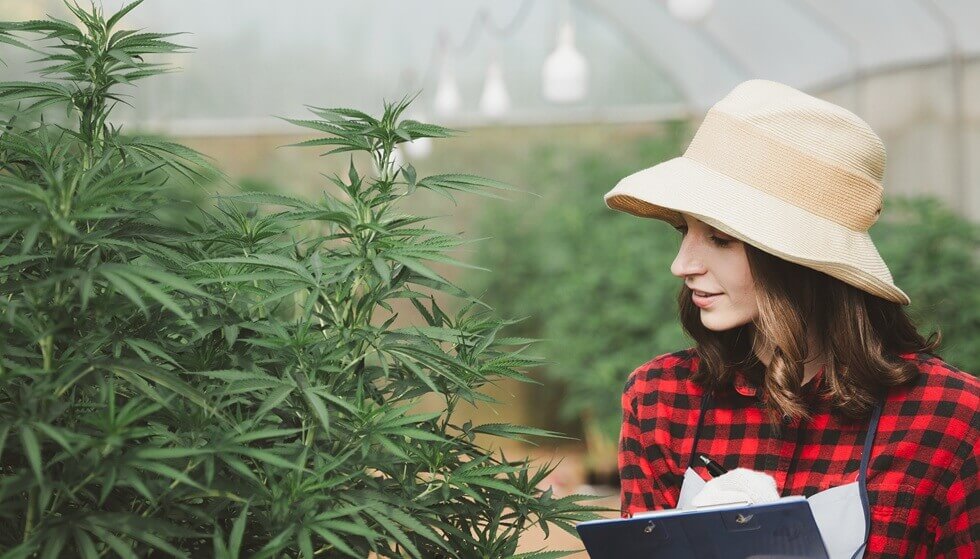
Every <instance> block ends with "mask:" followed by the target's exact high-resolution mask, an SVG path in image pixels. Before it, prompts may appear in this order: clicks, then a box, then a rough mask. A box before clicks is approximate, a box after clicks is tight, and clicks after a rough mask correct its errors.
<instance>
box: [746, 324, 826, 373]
mask: <svg viewBox="0 0 980 559" xmlns="http://www.w3.org/2000/svg"><path fill="white" fill-rule="evenodd" d="M808 338H809V347H814V348H819V349H821V351H811V352H810V355H808V356H807V358H806V360H805V361H804V363H803V382H802V384H806V383H808V382H810V381H811V380H813V377H815V376H817V373H819V372H820V369H821V368H822V367H823V366H824V365H825V364H826V356H825V355H824V354H823V351H822V348H820V344H819V343H817V340H816V338H815V337H814V336H808ZM756 356H757V357H758V359H759V361H760V362H761V363H762V364H763V365H765V366H766V367H769V362H770V361H771V360H772V354H771V353H768V352H766V353H765V354H762V353H757V354H756Z"/></svg>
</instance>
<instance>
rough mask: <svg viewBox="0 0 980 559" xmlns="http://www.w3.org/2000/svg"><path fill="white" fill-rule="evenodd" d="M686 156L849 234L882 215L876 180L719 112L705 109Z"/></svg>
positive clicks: (864, 227) (878, 187)
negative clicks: (846, 229)
mask: <svg viewBox="0 0 980 559" xmlns="http://www.w3.org/2000/svg"><path fill="white" fill-rule="evenodd" d="M684 157H686V158H689V159H693V160H695V161H697V162H699V163H701V164H703V165H706V166H707V167H709V168H711V169H713V170H715V171H717V172H719V173H722V174H724V175H727V176H729V177H731V178H733V179H735V180H737V181H739V182H741V183H743V184H746V185H748V186H750V187H752V188H755V189H757V190H760V191H762V192H765V193H766V194H769V195H771V196H775V197H777V198H779V199H781V200H783V201H785V202H787V203H789V204H792V205H794V206H796V207H799V208H802V209H804V210H806V211H808V212H811V213H813V214H816V215H819V216H821V217H823V218H826V219H828V220H830V221H833V222H834V223H837V224H839V225H842V226H844V227H847V228H848V229H850V230H852V231H867V230H868V228H870V227H871V226H872V225H873V224H874V223H875V221H877V220H878V215H879V214H880V213H881V203H882V187H881V185H880V184H879V183H878V182H877V181H875V180H874V179H872V178H870V177H868V176H867V175H865V174H864V173H862V172H860V171H857V170H855V169H847V168H844V167H841V166H839V165H837V164H834V163H830V162H827V161H823V160H820V159H818V158H815V157H813V156H812V155H806V154H804V152H802V151H800V150H797V149H794V148H793V147H792V146H790V145H787V144H786V143H785V142H783V141H780V140H777V139H776V138H774V137H773V136H772V135H770V134H768V133H767V132H766V131H765V130H762V129H760V128H758V127H756V126H753V125H752V124H749V123H746V122H744V121H741V120H739V119H738V118H735V117H733V116H731V115H728V114H726V113H723V112H721V111H717V110H710V111H708V113H707V115H706V116H705V118H704V121H703V122H702V123H701V126H700V127H699V128H698V131H697V133H696V134H695V136H694V139H693V140H692V141H691V144H690V145H689V146H688V148H687V150H686V151H685V153H684Z"/></svg>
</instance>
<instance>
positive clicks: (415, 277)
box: [0, 2, 602, 558]
mask: <svg viewBox="0 0 980 559" xmlns="http://www.w3.org/2000/svg"><path fill="white" fill-rule="evenodd" d="M137 4H139V2H135V3H133V4H130V5H128V6H127V7H125V8H123V9H122V10H121V11H120V12H118V13H116V14H114V15H112V16H110V17H108V18H105V17H104V16H103V15H102V13H101V11H100V10H98V9H97V8H95V7H93V8H92V9H91V10H88V11H86V10H83V9H81V8H79V7H78V6H76V5H69V8H70V9H71V10H72V12H73V13H74V14H75V16H77V18H78V19H79V21H80V22H81V26H80V27H79V26H76V25H75V24H73V23H70V22H66V21H60V20H53V19H52V20H46V21H32V22H22V23H4V24H2V25H0V30H2V31H3V32H5V33H6V34H5V35H3V36H2V37H0V38H4V39H5V41H6V42H11V43H14V44H20V41H21V40H26V39H23V37H30V36H35V37H38V40H37V41H35V43H36V44H32V45H31V46H30V48H36V49H38V50H39V52H41V53H42V60H43V61H44V62H45V63H47V64H48V66H47V67H46V69H45V70H43V71H42V74H43V75H45V76H46V77H49V78H50V81H45V82H19V83H10V82H6V83H0V104H4V106H11V105H10V103H22V104H23V106H21V108H20V110H19V111H18V112H17V113H15V114H13V115H4V118H5V120H4V122H5V123H6V126H5V127H4V128H3V132H2V134H0V310H2V321H0V549H3V550H5V551H6V553H5V554H4V555H3V557H5V558H8V557H9V558H15V557H30V556H40V557H59V556H66V555H68V556H82V557H100V556H103V555H107V554H110V555H111V554H115V555H119V556H122V557H138V556H162V555H171V556H175V557H191V556H194V557H197V556H201V557H240V556H249V557H273V556H291V557H293V556H302V557H307V558H309V557H313V556H314V555H323V556H327V557H339V556H349V557H365V556H367V555H368V554H369V553H371V552H373V553H375V554H377V555H378V556H380V557H435V556H447V557H460V558H497V557H510V556H515V554H516V549H517V542H518V538H519V536H520V535H521V534H522V533H523V532H524V531H525V530H527V529H528V528H529V527H531V526H533V525H535V524H538V525H540V526H542V527H543V528H544V529H545V531H547V529H548V526H549V525H554V526H558V527H559V528H561V529H563V530H566V531H568V532H570V533H574V527H573V522H575V521H579V520H583V519H588V518H594V517H595V516H596V515H595V512H594V511H596V510H602V509H598V508H597V507H591V506H586V505H582V504H581V503H580V501H582V500H585V499H589V497H583V496H577V495H572V496H566V497H562V498H556V497H554V496H553V495H552V493H551V489H550V488H549V489H546V490H542V489H540V488H539V487H538V486H539V484H540V483H541V482H542V480H543V479H544V478H545V477H546V476H547V475H548V474H549V473H550V472H551V471H552V470H553V466H552V465H551V464H548V465H545V466H544V467H540V468H532V467H531V464H530V463H529V461H527V460H518V461H512V460H508V459H506V457H504V456H503V455H502V454H501V455H500V456H499V457H498V456H497V455H496V454H495V453H493V452H491V451H490V450H488V449H485V448H483V447H481V446H480V445H478V444H476V443H475V437H476V436H477V435H480V434H483V435H489V436H495V437H500V438H502V439H510V440H523V439H524V438H526V437H536V436H551V437H555V436H559V435H557V434H556V433H553V432H549V431H544V430H540V429H532V428H528V427H521V426H515V425H508V424H485V425H473V424H471V423H466V424H464V425H458V424H455V423H453V422H452V421H451V417H450V416H451V413H452V411H453V409H454V408H455V407H456V406H457V405H458V404H459V403H460V402H461V401H466V402H470V403H477V402H481V401H486V400H488V397H487V396H485V395H483V394H482V393H481V392H480V391H479V390H480V388H481V387H482V386H484V385H485V384H486V383H488V382H493V381H494V380H496V379H501V378H511V379H516V380H519V381H526V380H527V379H526V378H525V376H524V375H523V374H522V373H521V372H520V369H521V368H524V367H529V366H532V365H536V364H538V363H540V358H536V357H532V356H528V355H525V353H524V351H525V350H526V349H527V347H529V345H530V344H531V343H532V342H534V340H531V339H522V338H502V337H498V333H499V332H500V331H501V329H502V328H504V327H505V326H507V325H508V324H509V323H510V321H507V320H502V319H500V318H497V315H496V314H495V313H494V312H493V309H491V308H490V307H489V306H488V305H486V304H485V303H483V302H481V301H480V300H478V299H476V298H473V297H471V296H470V295H469V294H467V293H466V292H465V291H463V290H462V289H460V288H458V287H456V286H454V285H452V284H451V283H450V282H448V281H447V280H445V279H444V278H442V277H441V276H440V275H438V274H437V273H435V272H434V271H432V270H431V269H430V268H429V267H428V266H426V264H425V263H426V262H428V261H437V262H443V263H449V264H458V263H457V262H455V261H454V260H452V259H451V258H449V257H447V256H445V255H444V254H443V253H444V252H445V251H447V250H448V249H450V248H452V247H455V246H458V245H460V244H462V243H463V242H464V241H462V240H460V239H457V238H455V237H453V236H451V235H445V234H442V233H439V232H437V231H434V230H432V229H429V228H427V227H425V226H424V225H421V223H422V222H424V221H425V220H426V219H427V218H423V217H415V216H411V215H405V214H402V213H400V212H398V206H399V203H400V201H401V199H402V198H404V197H406V196H410V195H411V194H412V193H413V192H415V191H417V190H418V189H429V190H432V191H435V192H438V193H441V194H445V195H447V196H450V197H451V195H452V192H453V191H465V192H472V193H476V194H485V193H487V192H484V191H485V190H487V189H491V188H502V189H506V188H508V187H507V186H506V185H503V184H500V183H498V182H495V181H492V180H488V179H482V178H479V177H475V176H471V175H464V174H447V175H438V176H430V177H425V178H421V177H417V176H416V174H415V171H414V169H412V168H411V167H410V166H406V167H404V168H401V167H394V166H393V165H392V163H391V162H392V154H393V149H394V148H395V146H396V145H397V144H399V143H401V142H404V141H407V140H410V139H413V138H419V137H426V136H427V137H446V136H448V135H449V133H450V131H448V130H446V129H443V128H440V127H437V126H432V125H426V124H423V123H419V122H415V121H410V120H400V119H399V117H400V115H401V113H402V112H403V111H404V110H405V108H406V106H407V104H408V103H407V102H401V103H397V104H390V105H386V106H385V108H384V114H383V116H382V117H381V118H374V117H372V116H370V115H367V114H364V113H360V112H357V111H351V110H347V109H313V113H314V114H315V115H316V117H317V118H316V119H315V120H303V121H294V122H295V123H296V124H298V125H300V126H304V127H306V128H312V129H314V130H317V131H319V132H322V133H325V134H327V135H328V137H325V138H319V139H315V140H311V141H309V142H304V144H305V145H310V146H330V147H332V148H333V149H332V152H355V153H356V152H362V153H364V154H367V155H368V156H369V157H370V158H371V159H372V160H373V161H374V164H375V166H376V169H378V170H379V173H378V174H377V176H366V175H362V174H360V173H359V171H358V170H357V169H356V168H355V166H354V165H353V162H352V163H351V166H350V169H349V172H348V173H347V176H346V177H339V176H333V177H329V179H330V182H331V183H332V187H333V188H334V189H336V190H339V195H337V194H332V193H331V192H329V191H326V190H325V191H324V193H323V196H322V198H321V199H320V200H318V201H315V202H313V201H307V200H302V199H298V198H293V197H290V196H286V195H282V194H275V193H269V192H252V193H240V194H234V195H231V196H228V197H225V198H222V199H220V200H219V201H218V203H217V205H216V206H215V207H208V208H201V209H199V210H198V211H193V212H191V211H188V210H187V209H186V207H185V208H184V209H183V210H182V211H184V215H183V216H182V217H183V219H177V218H176V217H175V215H174V211H173V210H174V207H175V196H177V195H175V192H179V184H180V182H181V181H182V180H186V179H191V180H203V179H204V178H206V177H208V176H213V174H214V173H215V171H214V170H213V169H209V168H208V166H207V163H206V161H205V159H204V158H203V157H201V156H200V155H199V154H197V153H195V152H193V151H192V150H189V149H187V148H185V147H182V146H179V145H176V144H173V143H169V142H166V141H164V140H160V139H152V138H147V137H131V136H126V135H124V134H121V133H120V131H119V130H118V129H116V128H114V127H113V126H112V124H111V121H110V120H109V118H108V117H109V115H110V112H111V110H112V107H113V104H114V103H115V102H118V101H121V100H123V97H122V94H121V93H120V92H119V87H118V86H121V85H126V84H130V83H131V82H133V81H135V80H137V79H141V78H144V77H148V76H151V75H154V74H159V73H161V72H163V71H164V70H165V68H164V67H162V66H158V65H155V64H152V63H150V62H148V61H146V60H144V57H145V56H148V55H152V54H154V53H160V52H177V51H180V50H182V49H181V47H179V46H178V45H176V44H173V43H171V42H169V41H168V37H169V35H166V34H157V33H147V32H137V31H121V30H116V26H117V24H118V22H119V21H120V19H121V18H122V17H123V16H124V15H125V14H126V13H127V12H128V11H130V10H131V9H133V8H134V7H135V6H136V5H137ZM52 43H54V44H52ZM24 46H26V45H24ZM45 108H57V109H62V110H63V111H66V114H67V115H68V116H67V117H66V118H65V119H64V121H63V122H60V123H58V124H51V123H50V122H49V123H43V122H35V121H31V120H30V119H29V118H27V117H26V116H25V115H29V114H31V113H30V111H35V110H38V109H45ZM352 161H353V160H352ZM175 189H178V190H175ZM268 206H275V207H277V208H278V210H277V211H275V212H272V211H268V210H264V208H266V207H268ZM260 209H261V210H263V211H260ZM437 292H444V293H447V294H449V295H452V296H454V297H457V298H459V299H460V300H461V301H462V302H463V305H462V309H461V310H459V311H458V312H457V313H455V315H454V316H450V315H447V314H446V313H445V312H443V310H442V309H441V308H440V307H439V305H437V304H436V302H435V298H434V297H433V294H435V293H437ZM399 299H401V300H405V301H407V302H406V304H405V305H403V306H404V307H405V308H406V309H410V310H412V311H413V314H414V313H416V312H417V315H415V316H416V317H417V318H419V319H422V320H416V321H414V323H415V324H418V325H414V326H406V327H402V328H394V327H393V322H394V320H395V318H396V316H397V314H398V313H396V311H395V308H394V307H393V303H395V304H397V302H398V301H397V300H399ZM407 303H410V305H411V306H409V305H408V304H407ZM382 310H383V311H387V312H388V313H389V314H390V315H391V316H388V317H386V316H382ZM401 312H404V311H401ZM422 397H428V398H430V399H436V400H440V401H442V402H443V403H444V404H445V405H444V407H443V408H441V409H439V410H438V411H433V412H424V411H421V409H420V408H419V405H418V404H419V401H420V399H421V398H422ZM565 554H566V553H564V552H541V553H529V554H525V555H521V556H520V557H527V558H531V557H539V558H544V557H560V556H564V555H565Z"/></svg>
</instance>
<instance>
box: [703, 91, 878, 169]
mask: <svg viewBox="0 0 980 559" xmlns="http://www.w3.org/2000/svg"><path fill="white" fill-rule="evenodd" d="M711 110H712V111H718V112H724V113H726V114H728V115H730V116H732V117H735V118H737V119H739V120H741V121H743V122H747V123H750V124H752V125H753V126H755V127H757V128H759V129H760V130H763V131H765V132H767V133H768V134H770V135H771V136H773V137H775V138H778V139H779V141H780V142H782V143H784V144H785V145H787V146H790V147H793V148H796V149H798V150H799V151H801V152H803V153H806V154H808V155H811V156H813V157H817V158H819V159H821V160H822V161H823V162H825V163H829V164H831V165H834V166H837V167H840V168H842V169H844V170H846V171H849V172H852V173H861V174H863V175H865V176H866V177H867V178H869V179H871V180H873V181H874V182H877V183H879V184H880V183H881V182H882V180H883V178H884V173H885V160H886V154H885V146H884V144H883V143H882V141H881V138H879V137H878V135H877V134H875V132H874V130H872V129H871V126H869V125H868V123H867V122H865V121H864V120H862V119H861V117H859V116H857V115H856V114H854V113H852V112H851V111H849V110H847V109H845V108H843V107H841V106H839V105H835V104H833V103H830V102H827V101H824V100H823V99H819V98H817V97H814V96H812V95H808V94H806V93H803V92H802V91H799V90H797V89H794V88H792V87H790V86H788V85H785V84H781V83H778V82H774V81H770V80H762V79H754V80H748V81H744V82H742V83H740V84H739V85H737V86H736V87H735V88H734V89H733V90H732V91H731V92H730V93H729V94H728V95H726V96H725V97H724V98H723V99H722V100H721V101H718V102H717V103H715V104H714V106H712V108H711Z"/></svg>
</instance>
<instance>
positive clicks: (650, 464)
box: [619, 369, 679, 518]
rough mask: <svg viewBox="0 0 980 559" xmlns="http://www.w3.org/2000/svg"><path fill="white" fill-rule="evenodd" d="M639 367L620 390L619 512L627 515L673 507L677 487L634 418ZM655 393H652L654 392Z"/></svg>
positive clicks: (658, 450)
mask: <svg viewBox="0 0 980 559" xmlns="http://www.w3.org/2000/svg"><path fill="white" fill-rule="evenodd" d="M640 374H642V369H638V370H636V371H634V372H633V373H632V374H631V375H630V378H629V380H628V381H627V382H626V388H625V389H624V390H623V397H622V406H623V423H622V427H621V429H620V436H619V478H620V514H621V516H622V517H623V518H630V517H631V516H632V515H633V513H635V512H640V511H647V510H659V509H665V508H673V507H675V506H676V505H677V497H678V493H679V489H678V488H677V487H675V485H676V484H675V483H674V478H675V477H676V476H675V475H674V474H673V472H671V470H670V468H668V467H667V464H666V461H665V460H664V459H663V454H662V451H661V449H660V448H659V447H658V446H656V445H652V446H646V444H650V443H645V442H644V439H651V437H644V436H642V429H641V424H640V420H639V418H638V401H637V396H636V395H635V384H636V380H637V378H638V376H639V375H640ZM654 396H655V394H654Z"/></svg>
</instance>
